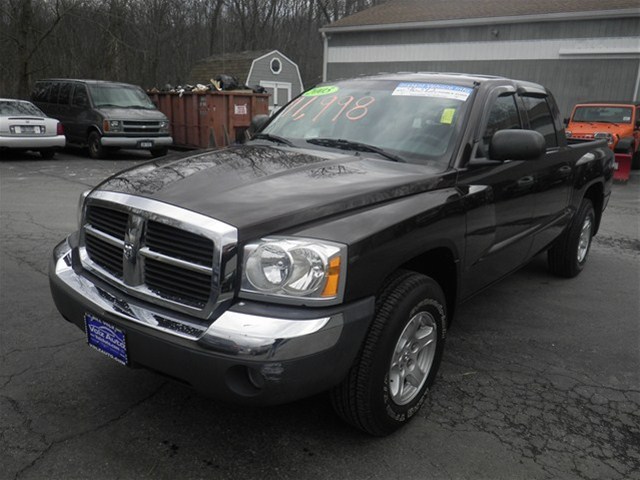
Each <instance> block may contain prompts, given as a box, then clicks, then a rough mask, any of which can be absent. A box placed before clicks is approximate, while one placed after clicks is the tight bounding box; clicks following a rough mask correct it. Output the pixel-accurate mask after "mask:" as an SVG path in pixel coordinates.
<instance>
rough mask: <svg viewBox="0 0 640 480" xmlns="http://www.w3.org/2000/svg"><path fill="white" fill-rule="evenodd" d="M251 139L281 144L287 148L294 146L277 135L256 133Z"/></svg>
mask: <svg viewBox="0 0 640 480" xmlns="http://www.w3.org/2000/svg"><path fill="white" fill-rule="evenodd" d="M251 139H252V140H253V139H258V140H268V141H270V142H274V143H281V144H283V145H287V146H288V147H294V146H295V145H294V144H293V142H292V141H291V140H289V139H287V138H284V137H280V136H278V135H271V134H270V133H256V134H255V135H254V136H253V137H251Z"/></svg>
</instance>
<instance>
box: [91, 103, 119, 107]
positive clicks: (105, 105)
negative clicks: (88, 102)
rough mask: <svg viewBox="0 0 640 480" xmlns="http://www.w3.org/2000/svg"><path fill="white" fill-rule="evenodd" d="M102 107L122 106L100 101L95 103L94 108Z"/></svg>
mask: <svg viewBox="0 0 640 480" xmlns="http://www.w3.org/2000/svg"><path fill="white" fill-rule="evenodd" d="M102 107H113V108H123V107H122V106H121V105H114V104H113V103H101V104H100V105H96V108H102Z"/></svg>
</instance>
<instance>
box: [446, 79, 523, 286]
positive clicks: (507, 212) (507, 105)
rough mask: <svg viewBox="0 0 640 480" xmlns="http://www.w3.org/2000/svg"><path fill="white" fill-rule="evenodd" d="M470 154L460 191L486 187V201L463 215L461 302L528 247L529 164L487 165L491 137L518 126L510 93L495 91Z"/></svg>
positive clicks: (509, 268)
mask: <svg viewBox="0 0 640 480" xmlns="http://www.w3.org/2000/svg"><path fill="white" fill-rule="evenodd" d="M485 108H486V109H489V110H488V111H489V115H488V117H487V120H486V121H485V126H484V127H483V129H482V134H481V138H480V141H479V143H478V144H477V147H476V153H475V155H474V158H473V160H472V161H471V162H470V164H469V166H468V167H467V168H466V169H464V170H461V171H460V174H459V177H458V184H459V185H460V186H461V187H462V188H465V187H468V188H470V189H473V188H474V187H488V188H489V189H490V196H491V199H492V200H491V201H490V202H489V203H488V204H486V205H482V206H481V207H479V208H475V209H474V208H471V209H470V210H469V211H468V212H467V220H466V221H467V234H466V254H465V265H464V267H463V268H464V270H463V285H462V288H463V291H462V298H464V297H467V296H469V295H470V294H472V293H473V292H475V291H477V290H479V289H481V288H483V287H485V286H487V285H489V284H491V283H492V282H494V281H496V280H498V279H500V278H501V277H503V276H505V275H507V274H508V273H510V272H511V271H513V270H514V269H515V268H517V267H518V266H520V265H522V263H523V262H524V261H525V259H526V258H527V255H528V254H529V250H530V248H531V243H532V237H533V236H532V234H531V228H532V222H533V193H534V184H535V178H534V171H535V168H536V167H535V162H531V161H523V160H513V161H512V160H506V161H503V162H497V161H496V162H493V161H491V159H490V155H489V143H490V141H491V137H492V136H493V134H494V133H495V132H497V131H498V130H507V129H519V128H522V117H521V115H520V108H519V102H518V101H517V98H516V95H515V90H511V91H510V89H508V90H506V91H503V92H501V93H500V92H496V93H495V95H494V96H492V97H491V99H490V101H489V105H486V106H485Z"/></svg>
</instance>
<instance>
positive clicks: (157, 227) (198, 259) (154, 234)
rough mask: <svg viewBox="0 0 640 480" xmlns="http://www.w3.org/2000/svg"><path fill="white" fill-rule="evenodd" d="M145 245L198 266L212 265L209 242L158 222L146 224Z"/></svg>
mask: <svg viewBox="0 0 640 480" xmlns="http://www.w3.org/2000/svg"><path fill="white" fill-rule="evenodd" d="M145 244H146V246H147V247H148V248H149V249H150V250H154V251H156V252H159V253H162V254H164V255H167V256H170V257H175V258H179V259H181V260H186V261H188V262H193V263H196V264H198V265H204V266H207V267H210V266H211V265H212V263H213V242H212V241H211V240H209V239H208V238H205V237H202V236H200V235H196V234H195V233H191V232H186V231H184V230H180V229H178V228H176V227H172V226H170V225H165V224H163V223H160V222H154V221H149V222H148V224H147V234H146V238H145Z"/></svg>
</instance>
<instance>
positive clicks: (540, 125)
mask: <svg viewBox="0 0 640 480" xmlns="http://www.w3.org/2000/svg"><path fill="white" fill-rule="evenodd" d="M520 97H521V99H522V102H523V105H524V109H525V112H526V114H527V127H528V128H529V129H531V130H535V131H537V132H539V133H541V134H542V136H543V137H544V138H545V142H546V145H547V150H546V153H545V155H543V156H542V157H541V158H540V159H538V160H532V161H531V163H532V165H534V166H535V175H534V183H535V184H534V203H535V206H534V209H533V228H534V229H535V236H534V240H533V244H532V246H531V255H535V254H536V253H538V252H540V251H542V250H543V249H544V248H546V247H547V246H548V245H549V244H550V243H551V242H552V241H553V240H554V239H555V238H556V237H557V236H558V235H560V233H561V232H562V229H563V228H564V227H565V226H566V224H567V222H568V221H569V218H570V210H569V199H570V196H571V187H572V184H573V167H574V165H572V163H575V160H577V158H572V157H575V154H574V152H573V151H570V149H569V148H568V147H567V145H566V142H564V141H561V140H564V139H563V137H562V136H560V135H559V134H558V130H560V129H561V128H562V126H561V125H559V124H558V122H557V121H556V119H558V118H559V113H558V112H557V108H556V106H555V102H554V101H553V98H552V97H550V96H548V94H547V93H546V92H544V91H528V92H527V91H521V92H520Z"/></svg>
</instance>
